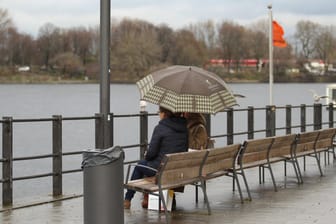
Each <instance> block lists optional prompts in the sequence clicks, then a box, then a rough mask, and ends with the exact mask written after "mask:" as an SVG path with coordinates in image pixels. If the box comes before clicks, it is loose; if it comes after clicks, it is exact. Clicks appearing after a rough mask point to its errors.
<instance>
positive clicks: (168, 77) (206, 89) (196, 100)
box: [137, 65, 237, 114]
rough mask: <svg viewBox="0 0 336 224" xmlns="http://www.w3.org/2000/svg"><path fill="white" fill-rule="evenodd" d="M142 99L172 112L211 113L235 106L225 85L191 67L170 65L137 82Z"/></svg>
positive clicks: (234, 100) (214, 75) (233, 98)
mask: <svg viewBox="0 0 336 224" xmlns="http://www.w3.org/2000/svg"><path fill="white" fill-rule="evenodd" d="M137 86H138V88H139V90H140V97H141V100H145V101H147V102H150V103H153V104H157V105H160V106H162V107H165V108H167V109H169V110H171V111H173V112H194V113H212V114H215V113H217V112H219V111H223V110H224V109H225V108H229V107H232V106H234V105H237V102H236V99H235V97H234V95H233V94H232V92H231V90H230V89H229V87H228V86H227V85H226V83H225V82H224V81H223V80H222V79H221V78H220V77H218V76H217V75H216V74H214V73H211V72H208V71H206V70H204V69H201V68H198V67H194V66H181V65H175V66H170V67H168V68H166V69H162V70H159V71H156V72H154V73H152V74H149V75H147V76H146V77H144V78H143V79H141V80H139V81H138V82H137Z"/></svg>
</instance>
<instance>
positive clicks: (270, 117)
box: [0, 104, 335, 206]
mask: <svg viewBox="0 0 336 224" xmlns="http://www.w3.org/2000/svg"><path fill="white" fill-rule="evenodd" d="M323 108H326V109H327V110H326V111H327V113H323ZM309 110H311V112H310V113H309V112H308V113H307V111H309ZM296 111H297V112H296ZM260 112H262V113H265V114H264V123H263V122H261V119H260V118H259V119H258V118H257V120H256V119H255V116H256V114H257V113H260ZM333 112H334V107H333V105H332V104H330V105H322V104H314V105H300V106H291V105H286V106H284V107H276V106H267V107H265V108H254V107H248V108H246V109H229V110H227V111H225V112H223V113H224V114H225V115H226V133H225V134H212V133H211V126H212V125H214V126H216V125H220V126H223V125H222V124H218V122H216V123H214V122H211V120H212V118H211V116H210V115H208V116H207V121H208V125H207V126H208V127H207V129H208V132H209V135H210V136H211V137H212V138H214V139H219V138H224V139H225V140H226V144H234V143H235V141H239V142H240V141H241V140H235V138H237V137H240V139H254V138H255V137H256V136H255V135H256V134H260V133H264V134H265V136H275V135H277V133H278V134H280V133H279V132H283V133H284V134H290V133H292V132H293V131H295V132H305V131H306V130H307V128H309V127H311V128H313V129H314V130H317V129H322V128H324V127H333V126H334V123H335V121H334V116H333ZM294 113H295V114H296V115H297V114H299V115H300V119H299V120H300V122H299V123H295V124H293V119H292V115H293V114H294ZM244 114H245V115H244ZM277 114H281V116H282V117H283V118H284V125H277V121H279V119H278V120H277V119H276V115H277ZM307 114H310V115H311V114H312V118H313V121H312V123H307V117H308V116H307ZM155 115H157V114H150V113H148V112H146V111H142V112H140V113H139V114H128V115H114V114H110V115H109V119H108V122H109V125H110V126H111V130H112V131H111V136H110V138H111V139H110V141H111V142H112V145H113V142H114V121H115V120H116V119H121V118H126V119H127V118H133V117H138V118H139V127H140V130H139V135H140V136H139V139H140V141H139V142H137V143H133V144H128V145H122V146H121V147H122V148H124V149H129V148H138V149H139V158H142V156H143V155H144V152H145V150H146V149H147V145H148V130H149V129H148V128H149V121H148V118H149V117H150V116H155ZM237 115H238V119H239V120H244V119H242V118H243V117H245V116H246V115H247V116H246V117H247V118H246V117H245V118H246V124H244V125H243V126H244V128H243V130H242V128H240V129H239V130H237V129H236V126H235V118H236V116H237ZM323 115H324V116H323ZM102 119H104V118H103V116H101V115H100V114H95V116H90V117H62V116H60V115H54V116H52V118H41V119H14V118H12V117H3V118H2V120H0V123H1V124H2V158H0V163H1V164H2V176H1V178H0V183H2V205H3V206H11V205H12V204H13V183H14V182H15V181H18V180H27V179H36V178H41V177H52V195H53V196H55V197H56V196H60V195H62V194H63V181H62V177H63V174H67V173H76V172H81V171H82V169H81V168H78V169H71V170H65V169H63V160H64V158H65V157H66V156H71V155H81V154H82V152H83V151H82V150H81V151H72V152H63V150H62V144H63V138H62V136H63V122H65V121H75V120H76V121H83V120H92V121H94V122H95V146H96V148H99V146H100V145H101V144H102V143H101V142H100V141H101V137H100V136H101V133H102V128H101V124H102ZM281 120H282V119H281ZM37 122H51V124H52V152H50V153H47V154H41V155H36V156H24V157H13V137H14V132H13V124H14V123H37ZM260 123H263V124H264V125H260ZM257 124H259V127H256V126H257ZM45 158H51V159H52V170H51V172H47V173H39V174H35V175H26V176H13V162H14V161H31V160H36V159H45ZM137 161H138V160H128V161H126V162H125V164H127V163H134V162H137Z"/></svg>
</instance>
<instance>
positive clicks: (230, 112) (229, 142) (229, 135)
mask: <svg viewBox="0 0 336 224" xmlns="http://www.w3.org/2000/svg"><path fill="white" fill-rule="evenodd" d="M226 120H227V145H232V144H233V109H232V108H230V109H229V110H228V111H227V118H226Z"/></svg>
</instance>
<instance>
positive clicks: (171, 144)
mask: <svg viewBox="0 0 336 224" xmlns="http://www.w3.org/2000/svg"><path fill="white" fill-rule="evenodd" d="M186 151H188V129H187V121H186V119H185V118H182V117H171V118H165V119H162V120H160V122H159V124H158V125H157V126H156V127H155V128H154V131H153V135H152V139H151V141H150V144H149V147H148V150H147V153H146V155H145V159H146V160H147V161H149V162H148V165H149V166H150V167H153V168H158V167H159V165H160V163H161V160H162V158H163V156H164V155H165V154H169V153H176V152H186Z"/></svg>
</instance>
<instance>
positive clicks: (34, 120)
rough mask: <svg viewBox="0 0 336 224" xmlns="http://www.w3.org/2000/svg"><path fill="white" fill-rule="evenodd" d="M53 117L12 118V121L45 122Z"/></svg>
mask: <svg viewBox="0 0 336 224" xmlns="http://www.w3.org/2000/svg"><path fill="white" fill-rule="evenodd" d="M53 120H54V119H53V118H38V119H13V123H26V122H45V121H53Z"/></svg>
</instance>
